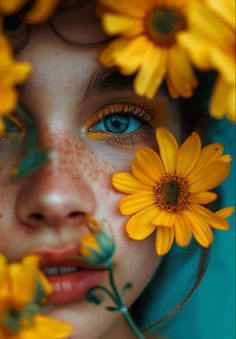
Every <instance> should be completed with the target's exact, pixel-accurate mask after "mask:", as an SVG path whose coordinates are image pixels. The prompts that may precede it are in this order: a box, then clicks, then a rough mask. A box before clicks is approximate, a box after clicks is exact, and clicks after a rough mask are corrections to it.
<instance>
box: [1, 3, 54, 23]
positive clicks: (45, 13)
mask: <svg viewBox="0 0 236 339" xmlns="http://www.w3.org/2000/svg"><path fill="white" fill-rule="evenodd" d="M59 1H60V0H49V1H48V0H35V1H34V5H33V7H32V8H31V9H30V10H29V11H28V12H27V14H26V21H27V22H28V23H30V24H38V23H40V22H42V21H45V20H47V19H48V18H49V16H50V15H51V14H52V13H53V11H54V9H55V8H56V6H57V5H58V3H59ZM27 3H29V0H10V1H9V0H0V12H2V13H3V14H4V15H10V14H13V13H15V12H17V11H19V10H20V9H21V8H22V7H23V6H24V5H26V4H27Z"/></svg>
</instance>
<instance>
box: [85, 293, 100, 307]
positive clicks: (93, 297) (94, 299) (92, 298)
mask: <svg viewBox="0 0 236 339" xmlns="http://www.w3.org/2000/svg"><path fill="white" fill-rule="evenodd" d="M86 299H87V300H88V301H90V302H92V303H94V304H95V305H100V304H101V302H102V299H101V298H99V297H98V296H97V295H96V294H95V293H93V292H90V291H88V293H87V295H86Z"/></svg>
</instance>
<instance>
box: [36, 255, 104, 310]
mask: <svg viewBox="0 0 236 339" xmlns="http://www.w3.org/2000/svg"><path fill="white" fill-rule="evenodd" d="M35 254H37V255H38V256H39V258H40V269H41V270H42V271H43V273H44V274H45V276H46V277H47V279H48V281H49V282H50V283H51V285H52V287H53V292H52V294H51V295H50V296H49V298H48V301H47V304H50V305H59V304H67V303H72V302H76V301H81V300H82V299H83V298H84V297H85V296H86V294H87V291H88V290H89V289H90V288H91V287H93V286H95V285H97V284H101V283H102V282H104V280H105V278H106V272H107V270H106V268H104V267H102V266H100V267H95V266H88V265H86V264H85V263H84V262H81V261H79V260H76V259H71V258H73V257H75V255H76V252H75V250H71V249H70V250H68V249H54V250H43V251H42V250H41V251H40V252H36V253H35Z"/></svg>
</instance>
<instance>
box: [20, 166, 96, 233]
mask: <svg viewBox="0 0 236 339" xmlns="http://www.w3.org/2000/svg"><path fill="white" fill-rule="evenodd" d="M27 180H28V179H27ZM94 210H95V197H94V194H93V191H92V190H91V188H90V186H89V185H88V184H87V183H86V182H85V181H84V180H82V179H81V178H79V179H75V178H74V177H71V176H70V175H69V174H68V173H62V172H61V171H59V170H55V169H54V170H51V171H48V169H47V168H44V169H42V170H40V172H39V173H37V174H36V175H34V176H33V177H32V178H30V180H28V181H27V183H26V184H25V185H24V186H23V188H22V189H21V191H20V193H19V195H18V198H17V203H16V215H17V217H18V219H19V220H20V222H21V223H23V224H24V225H27V226H28V227H30V228H36V227H42V226H43V227H44V226H50V227H60V226H64V227H66V226H68V225H72V224H78V222H79V221H81V220H84V217H85V215H86V214H93V213H94Z"/></svg>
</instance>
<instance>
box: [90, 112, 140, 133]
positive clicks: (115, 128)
mask: <svg viewBox="0 0 236 339" xmlns="http://www.w3.org/2000/svg"><path fill="white" fill-rule="evenodd" d="M140 126H141V121H139V120H138V119H135V118H132V117H129V116H128V115H124V114H112V115H108V116H106V117H104V118H103V119H102V120H101V121H100V122H99V123H97V124H96V125H94V126H93V130H97V131H101V132H109V133H129V132H134V131H135V130H137V129H138V128H140Z"/></svg>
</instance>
